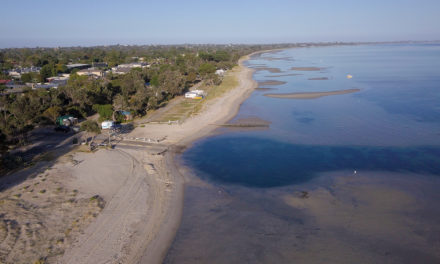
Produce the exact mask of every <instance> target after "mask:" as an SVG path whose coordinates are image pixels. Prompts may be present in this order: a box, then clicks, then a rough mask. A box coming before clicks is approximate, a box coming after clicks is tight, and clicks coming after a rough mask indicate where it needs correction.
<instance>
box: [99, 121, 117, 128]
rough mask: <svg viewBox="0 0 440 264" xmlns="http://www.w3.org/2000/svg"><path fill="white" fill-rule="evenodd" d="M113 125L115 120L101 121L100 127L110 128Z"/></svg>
mask: <svg viewBox="0 0 440 264" xmlns="http://www.w3.org/2000/svg"><path fill="white" fill-rule="evenodd" d="M114 127H115V122H114V121H108V120H107V121H104V122H102V123H101V128H102V129H112V128H114Z"/></svg>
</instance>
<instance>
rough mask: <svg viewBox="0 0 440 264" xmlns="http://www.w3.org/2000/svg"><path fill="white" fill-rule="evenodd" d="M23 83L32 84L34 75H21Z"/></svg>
mask: <svg viewBox="0 0 440 264" xmlns="http://www.w3.org/2000/svg"><path fill="white" fill-rule="evenodd" d="M21 81H22V82H24V83H29V82H32V75H31V74H30V73H23V74H22V75H21Z"/></svg>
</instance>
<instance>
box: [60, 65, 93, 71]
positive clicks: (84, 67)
mask: <svg viewBox="0 0 440 264" xmlns="http://www.w3.org/2000/svg"><path fill="white" fill-rule="evenodd" d="M66 67H67V69H68V70H69V71H71V70H73V69H78V70H82V69H88V68H90V67H91V66H90V64H83V63H71V64H67V65H66Z"/></svg>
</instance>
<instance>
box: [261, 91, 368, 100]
mask: <svg viewBox="0 0 440 264" xmlns="http://www.w3.org/2000/svg"><path fill="white" fill-rule="evenodd" d="M359 91H360V89H347V90H338V91H329V92H308V93H279V94H265V95H264V96H267V97H272V98H283V99H316V98H320V97H323V96H330V95H341V94H349V93H356V92H359Z"/></svg>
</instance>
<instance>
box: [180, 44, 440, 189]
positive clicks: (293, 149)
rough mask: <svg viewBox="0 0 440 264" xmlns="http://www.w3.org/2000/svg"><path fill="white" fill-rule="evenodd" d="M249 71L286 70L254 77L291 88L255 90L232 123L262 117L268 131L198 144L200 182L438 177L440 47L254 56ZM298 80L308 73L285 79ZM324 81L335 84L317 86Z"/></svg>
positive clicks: (195, 159)
mask: <svg viewBox="0 0 440 264" xmlns="http://www.w3.org/2000/svg"><path fill="white" fill-rule="evenodd" d="M273 58H276V59H275V60H274V59H273ZM247 65H248V66H249V67H255V68H261V67H270V68H278V69H280V70H281V73H270V72H268V71H265V70H259V71H257V72H256V73H255V74H254V78H255V79H256V80H257V81H259V82H262V81H267V80H277V81H284V82H286V83H285V84H283V85H273V86H270V85H266V86H264V87H266V88H274V89H271V90H263V91H262V90H258V91H255V92H254V93H253V94H252V96H251V97H250V98H249V99H248V100H246V101H245V102H244V104H243V105H242V107H241V109H240V112H239V114H238V115H237V117H236V118H235V119H243V118H247V117H252V116H257V117H259V118H262V119H264V120H267V121H270V122H271V125H270V128H269V129H267V130H263V131H261V130H260V131H240V132H237V131H229V132H228V131H226V132H225V133H222V134H221V135H217V136H214V137H210V138H207V139H204V140H202V141H200V142H198V143H196V144H195V145H194V147H193V148H191V149H190V150H188V151H186V152H185V153H184V155H183V159H184V161H185V163H186V164H188V165H189V166H191V167H193V168H195V170H196V171H198V172H199V173H200V175H202V176H203V177H206V178H208V179H211V180H214V181H219V182H222V183H228V182H229V183H233V184H243V185H246V186H258V187H272V186H281V185H289V184H294V183H298V182H303V181H306V180H307V179H310V178H311V177H313V176H314V175H316V173H317V172H324V171H331V170H346V169H349V170H381V171H383V170H385V171H410V172H421V173H431V174H440V45H403V44H401V45H366V46H336V47H319V48H316V47H315V48H302V49H289V50H284V51H280V52H276V53H265V54H262V55H259V56H254V57H253V58H252V59H251V60H249V61H248V62H247ZM292 67H317V68H321V70H319V71H294V70H291V68H292ZM292 73H294V74H301V75H295V76H286V75H289V74H292ZM348 74H350V75H352V76H353V78H351V79H349V78H347V75H348ZM281 75H284V76H281ZM274 76H275V77H274ZM280 76H281V77H280ZM320 77H326V78H328V80H310V79H311V78H320ZM352 88H357V89H360V91H359V92H356V93H351V94H344V95H332V96H326V97H321V98H317V99H302V100H301V99H286V98H269V97H266V96H264V94H266V93H293V92H317V91H335V90H345V89H352ZM428 146H429V147H428ZM292 172H296V173H294V174H292Z"/></svg>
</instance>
